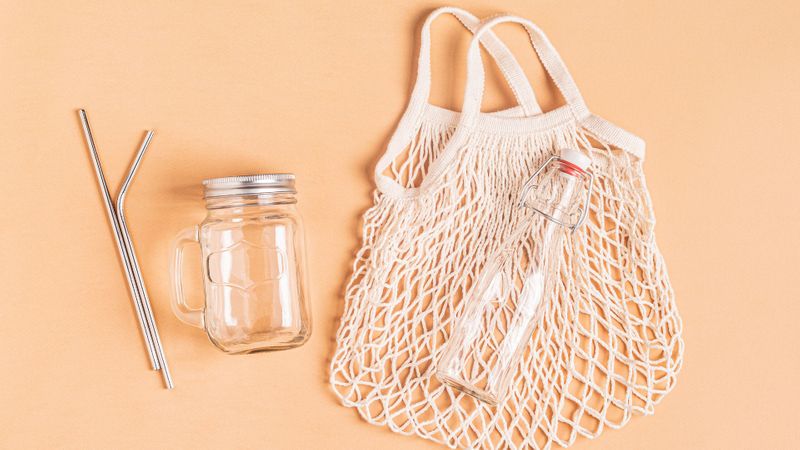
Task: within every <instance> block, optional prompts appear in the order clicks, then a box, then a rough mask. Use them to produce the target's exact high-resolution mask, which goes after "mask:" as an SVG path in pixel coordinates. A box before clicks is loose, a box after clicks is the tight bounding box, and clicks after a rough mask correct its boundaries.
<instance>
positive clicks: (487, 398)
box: [436, 372, 500, 406]
mask: <svg viewBox="0 0 800 450" xmlns="http://www.w3.org/2000/svg"><path fill="white" fill-rule="evenodd" d="M436 378H438V379H439V381H441V382H442V383H443V384H445V385H447V386H450V387H451V388H453V389H455V390H457V391H459V392H463V393H464V394H467V395H469V396H470V397H473V398H475V399H476V400H479V401H481V402H483V403H486V404H487V405H489V406H497V405H498V403H500V402H499V401H498V399H497V396H495V395H494V394H491V393H489V392H486V391H484V390H482V389H478V388H476V387H475V386H470V385H469V383H467V382H465V381H464V380H462V379H460V378H458V377H453V376H451V375H448V374H446V373H443V372H436Z"/></svg>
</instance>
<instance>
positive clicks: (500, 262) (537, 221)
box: [436, 149, 594, 406]
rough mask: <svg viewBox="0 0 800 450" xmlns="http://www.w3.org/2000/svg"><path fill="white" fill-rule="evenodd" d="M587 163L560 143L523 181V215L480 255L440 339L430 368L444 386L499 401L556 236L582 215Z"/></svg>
mask: <svg viewBox="0 0 800 450" xmlns="http://www.w3.org/2000/svg"><path fill="white" fill-rule="evenodd" d="M590 163H591V160H590V159H589V158H588V157H587V156H585V155H583V154H582V153H581V152H579V151H577V150H574V149H565V150H562V153H561V157H555V156H554V157H552V158H550V159H549V160H548V161H547V162H546V163H545V164H544V165H543V166H542V167H541V168H540V169H539V170H537V171H536V173H534V174H533V175H532V176H531V178H530V179H529V180H528V182H527V183H526V184H525V186H524V188H523V189H522V192H521V194H520V202H519V206H520V208H522V209H523V214H524V217H523V218H522V220H521V221H520V223H519V225H518V226H517V227H516V228H515V229H514V230H513V231H512V232H511V235H510V236H509V238H508V239H507V240H506V241H504V242H503V243H502V244H501V246H500V248H499V249H498V250H497V252H496V253H495V254H493V255H490V257H489V258H488V260H487V262H486V264H485V266H484V268H483V269H482V270H481V273H480V275H479V276H478V277H477V281H476V284H475V285H474V286H473V287H472V289H471V290H470V292H469V294H467V296H466V297H465V301H466V302H467V303H466V305H465V307H464V312H463V314H462V315H461V317H459V318H458V319H457V321H456V324H455V326H454V329H453V332H452V334H451V336H450V338H449V339H448V341H447V342H446V343H445V346H444V349H443V352H442V356H441V357H440V359H439V362H438V364H437V367H436V376H437V378H439V380H440V381H442V382H443V383H444V384H447V385H449V386H451V387H453V388H456V389H458V390H459V391H461V392H464V393H466V394H469V395H470V396H472V397H475V398H477V399H478V400H481V401H483V402H485V403H487V404H489V405H492V406H494V405H497V404H499V403H500V402H501V401H503V399H504V397H505V395H506V393H507V391H508V387H509V386H510V384H511V381H512V379H513V376H514V374H515V370H514V369H516V368H517V366H518V365H519V361H520V358H521V356H522V353H523V352H524V350H525V348H526V347H527V346H528V344H529V342H530V340H531V337H532V335H533V332H534V330H535V328H536V324H537V322H538V321H539V319H540V317H541V314H542V311H543V305H544V303H545V301H547V300H548V299H549V297H550V296H551V294H552V292H553V291H554V290H555V289H554V282H555V281H556V277H557V276H558V273H559V267H558V266H559V264H560V260H561V257H562V255H563V253H562V252H563V247H562V243H561V241H562V238H563V236H564V234H565V233H566V232H567V231H575V230H576V229H577V228H578V227H579V226H580V225H581V223H583V221H584V219H585V218H586V211H587V210H586V208H587V207H588V205H589V203H588V201H589V197H590V196H591V192H592V185H593V180H594V177H593V176H592V174H591V173H589V172H587V170H586V169H587V168H588V166H589V164H590ZM581 204H583V207H581Z"/></svg>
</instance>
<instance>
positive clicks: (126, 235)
mask: <svg viewBox="0 0 800 450" xmlns="http://www.w3.org/2000/svg"><path fill="white" fill-rule="evenodd" d="M152 138H153V131H152V130H150V131H148V132H147V135H146V136H145V138H144V141H142V145H141V147H139V151H138V152H136V157H135V158H134V159H133V162H132V163H131V167H130V169H128V175H127V176H126V177H125V181H124V182H123V183H122V187H120V190H119V194H118V195H117V219H118V220H119V226H120V229H121V231H122V242H123V243H124V244H125V249H126V250H127V252H128V258H129V259H130V262H131V267H132V268H133V279H134V281H135V282H136V285H137V287H138V288H139V300H140V302H141V304H142V309H143V310H144V321H145V323H146V324H147V327H148V329H149V330H150V335H151V340H152V342H153V347H155V352H156V362H157V363H158V364H159V365H160V366H161V376H162V377H163V378H164V384H166V386H167V388H168V389H172V387H173V384H172V376H171V375H170V373H169V366H168V365H167V359H166V356H164V348H163V347H162V345H161V337H160V336H159V334H158V327H157V326H156V322H155V318H154V317H153V310H152V308H151V306H150V296H149V295H147V288H146V287H145V285H144V278H143V277H142V270H141V268H140V267H139V260H138V259H137V258H136V249H134V248H133V242H132V240H131V235H130V232H129V231H128V224H127V222H126V221H125V196H126V195H127V193H128V187H130V184H131V182H132V181H133V177H134V176H136V171H137V170H138V169H139V164H141V162H142V158H143V157H144V152H145V151H146V150H147V146H148V145H149V144H150V140H151V139H152Z"/></svg>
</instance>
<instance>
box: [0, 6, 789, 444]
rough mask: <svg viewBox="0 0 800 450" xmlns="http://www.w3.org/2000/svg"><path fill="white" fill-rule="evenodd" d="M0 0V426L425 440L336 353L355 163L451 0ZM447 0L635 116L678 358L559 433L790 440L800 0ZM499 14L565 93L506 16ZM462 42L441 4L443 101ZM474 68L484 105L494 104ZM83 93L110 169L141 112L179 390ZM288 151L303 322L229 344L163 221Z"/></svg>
mask: <svg viewBox="0 0 800 450" xmlns="http://www.w3.org/2000/svg"><path fill="white" fill-rule="evenodd" d="M2 3H3V4H2V5H0V101H2V108H1V109H0V137H2V141H1V142H2V144H0V155H1V159H0V170H2V172H1V173H0V183H2V192H3V199H4V204H3V205H2V207H1V208H2V209H0V211H2V222H1V223H2V233H0V282H2V284H1V285H2V287H3V295H2V300H0V321H2V322H1V323H0V347H1V348H2V355H0V356H2V371H0V405H2V406H0V447H4V448H23V447H31V448H52V447H63V448H87V447H88V448H270V449H315V448H326V449H384V448H385V449H412V448H413V449H418V448H437V446H436V445H434V444H431V443H428V442H426V441H423V440H421V439H419V438H415V437H405V436H399V435H395V434H393V433H391V432H390V431H388V430H387V429H385V428H379V427H374V426H371V425H368V424H366V423H365V422H363V421H361V420H360V419H359V418H358V417H357V415H356V413H355V412H354V411H353V410H350V409H347V408H344V407H342V406H340V405H339V403H338V401H337V399H336V398H335V397H334V395H333V394H332V392H331V390H330V388H329V387H328V385H327V382H326V378H327V365H328V357H329V355H330V354H331V352H332V345H333V343H332V340H333V337H334V333H335V325H336V319H337V318H338V316H339V314H340V312H341V309H342V287H343V283H344V282H345V280H346V278H347V277H348V275H349V264H350V261H351V257H352V255H353V252H354V251H355V249H356V248H357V247H358V244H359V237H360V230H359V217H360V215H361V213H362V212H363V211H364V210H365V208H367V207H368V206H369V205H370V203H371V191H372V188H373V184H372V180H371V178H370V176H369V175H370V172H371V170H372V167H373V165H374V163H375V161H376V159H377V156H378V155H379V153H380V152H381V151H382V148H383V146H384V145H385V143H386V140H387V138H388V136H389V135H390V133H391V131H392V130H393V128H394V126H395V124H396V121H397V120H398V118H399V116H400V114H401V112H402V110H403V108H404V106H405V102H406V99H407V96H408V94H409V89H410V86H411V82H412V81H413V69H414V63H413V60H414V55H415V53H416V45H417V38H416V33H417V30H418V27H419V24H420V23H421V20H422V19H423V17H424V15H425V14H427V12H429V11H430V10H431V9H432V8H434V7H436V6H441V5H442V4H441V3H438V2H435V1H428V0H420V1H405V2H378V1H368V0H361V1H356V0H340V1H314V2H312V1H305V2H303V1H281V2H278V1H273V2H266V1H265V2H222V1H206V2H196V1H188V0H186V1H169V2H162V1H150V0H147V1H137V2H102V1H95V2H90V1H68V2H67V1H62V2H45V1H3V2H2ZM460 3H461V4H460V5H459V6H463V7H465V8H468V9H470V10H472V11H473V12H475V13H476V14H478V15H481V16H483V15H487V14H491V13H495V12H500V11H507V12H513V13H517V14H520V15H523V16H526V17H529V18H531V19H533V20H534V21H535V22H537V23H538V24H539V25H540V26H541V27H542V28H543V29H544V30H545V31H546V32H547V33H548V34H549V36H550V38H551V39H552V41H553V42H554V43H555V45H556V47H557V48H558V49H559V50H560V52H561V54H562V55H563V57H564V59H565V60H566V62H567V64H568V65H569V67H570V68H571V70H572V72H573V75H574V76H575V79H576V80H577V82H578V84H579V86H580V87H581V88H582V90H583V93H584V96H585V98H586V100H587V103H588V104H589V106H590V108H592V109H593V110H594V111H595V112H597V113H599V114H601V115H603V116H605V117H608V118H609V119H611V120H614V121H616V122H617V123H619V124H621V125H623V126H625V127H626V128H628V129H630V130H632V131H634V132H636V133H638V134H640V135H641V136H643V137H644V138H645V139H646V140H647V142H648V154H647V162H646V172H647V176H648V182H649V187H650V189H651V192H652V196H653V200H654V203H655V208H656V213H657V216H658V218H659V222H658V226H657V235H658V242H659V244H660V246H661V248H662V249H663V252H664V254H665V256H666V259H667V263H668V267H669V272H670V275H671V277H672V281H673V284H674V286H675V290H676V292H677V299H678V306H679V308H680V309H681V311H682V313H683V317H684V320H685V330H686V332H685V340H686V349H687V350H686V358H685V363H684V368H683V372H682V373H681V376H680V378H679V382H678V385H677V388H676V390H675V391H674V392H673V393H672V394H671V395H669V396H668V397H666V399H665V400H664V401H663V402H662V403H661V404H660V405H659V407H658V408H657V410H656V415H655V416H653V417H646V418H643V417H637V418H635V419H634V420H633V421H632V422H631V423H630V424H629V425H628V426H627V427H625V428H624V429H622V430H621V431H613V430H609V431H607V432H606V433H605V434H604V435H603V436H602V437H601V438H600V439H599V440H596V441H588V440H585V439H581V440H579V441H578V442H577V444H576V445H575V448H579V449H600V448H602V449H607V448H627V449H644V448H647V449H674V448H788V447H796V446H797V445H798V441H800V436H799V435H798V426H797V423H796V422H797V418H798V413H797V408H798V401H800V387H798V383H797V380H798V373H799V372H800V352H799V351H798V347H797V341H798V339H800V333H798V326H797V321H798V313H800V307H798V303H800V289H798V283H797V278H798V260H797V256H798V254H800V253H799V252H800V239H799V238H798V235H797V231H798V230H797V228H798V223H800V208H799V207H798V188H800V183H799V182H798V176H799V175H798V169H800V152H798V145H797V143H798V139H797V137H798V126H800V121H799V120H798V104H799V103H800V83H798V80H800V61H799V60H798V50H797V43H798V41H799V40H800V31H798V25H797V24H798V20H800V9H799V7H798V2H795V1H784V2H780V1H761V2H749V1H735V2H733V1H732V2H716V3H715V2H697V1H671V2H661V1H642V2H634V1H613V0H602V1H592V2H587V1H579V0H568V1H564V0H560V1H555V0H552V1H551V0H547V1H545V0H536V1H532V0H525V1H488V0H484V1H472V0H470V1H462V2H460ZM500 34H501V36H503V37H504V38H507V39H508V40H509V42H510V43H511V44H510V45H511V47H512V48H513V49H514V50H515V54H516V55H517V56H518V57H519V58H520V60H522V61H525V64H524V65H525V66H526V69H529V71H530V74H532V78H534V79H535V80H536V81H537V86H536V88H537V91H538V92H539V93H541V94H540V95H542V96H543V98H545V99H546V102H545V103H546V105H547V106H549V107H552V106H553V105H555V104H556V103H557V99H555V98H554V97H553V95H552V89H550V88H549V87H548V86H547V83H546V82H544V81H543V77H542V73H541V70H540V69H539V68H538V65H537V64H536V63H535V61H534V58H533V56H532V55H533V53H532V52H531V50H530V49H529V48H528V47H527V46H526V42H525V39H524V36H523V35H522V33H520V32H517V31H516V30H513V29H510V28H508V27H506V29H504V30H503V29H501V30H500ZM466 43H467V33H466V32H464V31H463V30H460V28H459V27H458V26H457V25H456V22H455V21H454V20H452V19H448V20H442V21H441V23H437V25H436V26H435V27H434V47H435V51H434V98H433V100H434V103H436V104H439V105H442V106H447V107H452V108H459V107H460V101H461V100H460V98H461V95H460V94H461V90H462V87H463V81H464V80H463V73H464V65H463V64H462V60H463V57H464V49H465V46H466ZM495 81H496V80H495ZM488 90H489V92H490V94H489V99H488V100H487V102H486V107H500V106H510V105H509V102H510V101H511V100H510V99H511V97H510V95H509V94H508V91H507V90H503V88H501V87H500V84H499V83H497V82H495V83H494V84H490V85H489V87H488ZM545 92H548V94H544V93H545ZM548 95H549V96H548ZM79 107H84V108H86V109H87V110H88V112H89V115H90V118H91V120H92V124H93V127H94V131H95V133H96V139H97V142H98V145H99V147H100V152H101V157H102V159H103V162H104V163H105V168H106V172H107V177H108V179H109V183H110V184H111V186H112V188H113V189H116V187H117V186H118V185H119V182H120V181H121V180H120V179H121V177H122V175H123V173H124V171H125V170H126V167H127V164H128V162H129V160H130V158H131V156H132V155H133V153H134V151H135V149H136V147H137V146H138V143H139V140H140V138H141V137H142V134H143V131H144V130H145V129H146V128H149V127H154V128H156V129H157V130H158V132H157V135H156V137H155V139H154V141H153V144H152V146H151V150H150V153H149V154H148V155H147V157H146V159H145V161H144V164H143V166H142V170H141V172H140V176H139V178H138V180H137V181H136V183H135V185H134V186H133V188H132V191H131V194H130V199H129V205H130V207H129V221H130V224H131V228H132V231H133V234H134V236H135V241H136V243H137V247H138V251H139V255H140V259H141V261H142V265H143V268H144V275H145V278H146V281H147V285H148V287H149V289H150V293H151V297H152V299H153V302H154V307H155V313H156V318H157V321H158V323H159V325H160V329H161V332H162V336H163V340H164V343H165V346H166V351H167V356H168V358H169V361H170V363H171V365H172V369H173V374H174V377H175V382H176V385H177V387H176V389H175V390H174V391H172V392H168V391H166V390H164V389H162V388H161V381H160V380H159V378H158V376H157V375H156V374H155V373H151V372H149V371H148V367H147V360H146V357H145V352H144V347H143V344H142V341H141V338H140V336H139V332H138V329H137V325H136V322H135V320H134V314H133V309H132V307H131V301H130V299H129V297H128V295H127V291H126V286H125V281H124V278H123V276H122V271H121V266H120V263H119V261H118V259H117V255H116V253H115V248H114V244H113V241H112V239H111V233H110V228H109V225H108V223H107V221H106V217H105V214H104V211H103V207H102V202H101V197H100V195H99V191H98V188H97V185H96V182H95V180H94V175H93V173H92V168H91V165H90V161H89V158H88V155H87V150H86V147H85V146H84V144H83V140H82V136H81V132H80V128H79V123H78V120H77V116H76V114H75V110H76V109H77V108H79ZM278 170H280V171H293V172H295V173H297V176H298V185H299V189H300V196H299V197H300V208H301V210H302V212H303V214H304V215H305V218H306V220H307V225H308V228H307V232H308V242H309V248H310V254H311V258H310V273H311V289H312V294H313V299H312V304H313V314H314V320H315V330H314V335H313V337H312V338H311V340H310V341H309V342H308V343H307V344H306V345H305V346H304V347H301V348H300V349H297V350H292V351H288V352H280V353H272V354H257V355H250V356H240V357H232V356H226V355H223V354H222V353H221V352H219V351H218V350H216V349H215V348H214V347H213V346H212V345H211V344H210V343H209V342H208V341H207V339H206V337H205V336H204V335H203V333H202V332H200V331H199V330H196V329H193V328H190V327H188V326H185V325H182V324H181V323H179V322H178V320H177V319H176V318H174V317H173V316H172V314H171V312H170V309H169V303H168V299H169V285H168V248H169V242H170V240H171V238H172V236H173V235H175V233H176V232H177V231H178V230H179V229H181V228H183V227H184V226H186V225H190V224H193V223H197V222H199V221H200V220H202V217H203V213H204V209H203V204H202V202H201V200H200V192H201V191H200V181H201V180H202V179H203V178H206V177H215V176H224V175H234V174H246V173H258V172H269V171H278ZM194 257H195V258H196V253H195V254H194ZM194 294H195V295H198V294H199V292H198V291H197V289H194Z"/></svg>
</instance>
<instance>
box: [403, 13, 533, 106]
mask: <svg viewBox="0 0 800 450" xmlns="http://www.w3.org/2000/svg"><path fill="white" fill-rule="evenodd" d="M443 14H450V15H453V16H454V17H455V18H456V19H458V21H459V22H461V24H462V25H463V26H464V28H466V29H467V30H469V31H470V32H471V33H473V34H475V32H476V30H477V29H478V28H479V26H480V25H481V22H480V20H479V19H478V18H477V17H475V16H474V15H472V14H470V13H469V12H467V11H465V10H463V9H461V8H456V7H451V6H447V7H443V8H438V9H436V10H434V11H433V12H431V13H430V15H428V18H427V19H425V23H424V24H423V25H422V31H421V36H420V47H419V60H418V62H417V81H416V85H415V86H414V92H413V93H412V101H414V100H417V101H422V102H427V101H428V99H429V97H430V91H431V25H432V24H433V22H434V21H435V20H436V19H437V18H438V17H439V16H441V15H443ZM473 41H477V42H478V43H477V44H476V46H477V45H478V44H481V45H483V47H484V48H485V49H486V52H487V53H488V54H489V55H490V56H491V57H492V58H493V59H494V60H495V62H496V63H497V65H498V67H500V71H501V72H502V74H503V77H504V78H505V79H506V82H507V83H508V85H509V87H510V88H511V91H512V92H513V93H514V97H515V98H516V99H517V103H518V104H519V106H520V107H521V108H522V110H523V112H524V114H525V115H526V116H532V115H536V114H541V112H542V109H541V107H540V106H539V102H538V101H537V100H536V94H534V92H533V89H532V88H531V84H530V82H528V78H527V77H526V76H525V72H524V71H523V70H522V66H520V65H519V62H517V59H516V58H514V55H513V54H512V53H511V51H510V50H509V49H508V47H507V46H506V45H505V44H504V43H503V41H502V40H500V38H498V37H497V35H495V34H494V32H492V31H491V30H486V31H485V32H483V33H481V36H480V37H479V38H478V39H475V38H474V37H473Z"/></svg>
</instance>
